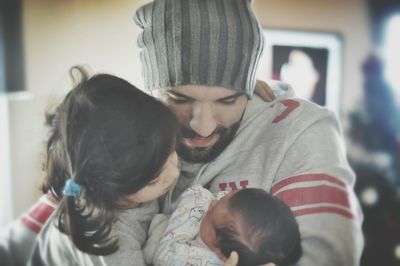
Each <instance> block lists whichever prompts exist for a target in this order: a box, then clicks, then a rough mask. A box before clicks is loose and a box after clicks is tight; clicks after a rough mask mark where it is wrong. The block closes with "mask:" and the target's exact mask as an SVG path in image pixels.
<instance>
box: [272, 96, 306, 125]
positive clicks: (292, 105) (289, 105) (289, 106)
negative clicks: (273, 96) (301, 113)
mask: <svg viewBox="0 0 400 266" xmlns="http://www.w3.org/2000/svg"><path fill="white" fill-rule="evenodd" d="M281 103H282V104H283V105H284V106H286V109H285V111H283V112H282V113H281V114H280V115H278V116H277V117H275V119H274V121H272V123H279V122H280V121H282V120H283V119H285V118H286V117H287V116H288V115H289V114H290V113H291V112H293V110H295V109H296V108H297V107H299V105H300V103H299V102H298V101H294V100H283V101H281Z"/></svg>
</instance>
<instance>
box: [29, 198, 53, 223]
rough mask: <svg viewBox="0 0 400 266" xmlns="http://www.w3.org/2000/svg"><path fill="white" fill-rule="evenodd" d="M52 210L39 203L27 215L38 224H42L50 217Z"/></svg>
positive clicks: (50, 207)
mask: <svg viewBox="0 0 400 266" xmlns="http://www.w3.org/2000/svg"><path fill="white" fill-rule="evenodd" d="M53 211H54V208H53V207H52V206H50V205H47V204H45V203H43V202H39V203H38V204H37V205H36V206H35V207H34V208H33V209H32V210H31V211H30V212H29V213H28V215H29V216H30V217H32V218H33V219H35V220H36V221H38V222H39V223H42V224H44V223H45V222H46V221H47V219H48V218H49V217H50V215H51V214H52V213H53Z"/></svg>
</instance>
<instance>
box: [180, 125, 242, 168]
mask: <svg viewBox="0 0 400 266" xmlns="http://www.w3.org/2000/svg"><path fill="white" fill-rule="evenodd" d="M240 122H241V120H239V121H238V122H237V123H235V124H233V125H232V126H230V127H228V128H226V127H223V126H218V127H217V128H216V129H215V130H214V132H213V133H212V134H211V135H210V136H215V135H218V136H219V139H218V141H217V142H216V143H215V144H214V145H212V146H211V147H204V148H203V147H189V146H187V145H185V144H184V143H183V142H181V143H180V145H179V146H178V148H177V153H178V155H179V156H180V157H181V158H182V159H183V160H184V161H187V162H191V163H208V162H210V161H212V160H214V159H215V158H217V157H218V155H220V154H221V153H222V152H223V151H224V150H225V148H226V147H227V146H228V145H229V144H230V143H231V142H232V140H233V138H234V137H235V135H236V132H237V130H238V129H239V126H240ZM181 132H182V138H183V139H191V138H196V137H200V136H199V135H198V134H197V133H196V132H195V131H193V130H192V129H189V128H187V127H184V126H182V129H181Z"/></svg>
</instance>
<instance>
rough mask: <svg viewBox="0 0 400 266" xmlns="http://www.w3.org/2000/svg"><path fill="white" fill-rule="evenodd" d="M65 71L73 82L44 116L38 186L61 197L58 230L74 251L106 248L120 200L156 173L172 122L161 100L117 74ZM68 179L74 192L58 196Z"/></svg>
mask: <svg viewBox="0 0 400 266" xmlns="http://www.w3.org/2000/svg"><path fill="white" fill-rule="evenodd" d="M70 74H71V76H72V77H73V78H75V77H77V75H79V77H80V80H79V82H78V83H77V85H76V86H75V87H74V88H73V89H72V90H71V91H70V92H69V93H68V94H67V96H66V97H65V98H64V100H63V102H62V103H61V104H60V105H59V106H58V107H57V109H56V111H55V112H54V114H52V115H49V116H48V118H47V123H48V124H49V125H50V127H51V133H50V137H49V140H48V143H47V156H46V157H47V158H46V163H45V172H46V176H45V179H44V183H43V185H42V190H43V191H44V192H49V191H50V192H51V193H53V195H54V196H56V197H57V198H58V199H61V202H60V207H59V209H58V212H57V213H56V215H57V219H56V225H57V226H58V228H59V229H60V231H61V232H64V233H67V234H69V235H70V237H71V239H72V241H73V242H74V244H75V245H76V246H77V247H78V248H79V249H80V250H81V251H83V252H86V253H90V254H95V255H107V254H111V253H113V252H115V251H116V250H117V249H118V237H117V236H116V234H114V232H113V230H112V226H113V224H114V223H115V222H116V221H117V219H118V211H120V209H121V206H120V204H119V203H120V202H121V201H120V200H121V199H123V198H124V197H125V196H127V195H131V194H133V193H135V192H137V191H138V190H140V189H141V188H143V187H145V186H146V185H147V184H148V183H149V182H151V181H152V180H153V179H154V178H156V177H157V176H158V174H159V172H160V171H161V168H162V166H163V165H164V163H165V162H166V160H167V159H168V157H169V155H170V154H171V152H173V150H174V149H175V144H176V141H177V139H176V138H177V137H178V135H179V125H178V122H177V119H176V117H175V115H174V114H173V113H172V111H170V110H169V109H168V107H166V106H165V105H164V104H162V103H161V102H159V101H158V100H156V99H154V98H153V97H151V96H149V95H147V94H146V93H144V92H142V91H140V90H139V89H137V88H135V87H134V86H133V85H131V84H130V83H128V82H127V81H125V80H123V79H121V78H118V77H115V76H112V75H108V74H98V75H95V76H93V77H89V76H88V75H87V73H86V72H85V70H84V69H82V68H80V67H73V68H72V69H71V70H70ZM68 179H72V180H74V181H75V182H76V183H77V184H79V185H80V186H81V188H82V192H81V194H80V196H77V197H73V196H64V197H63V196H62V189H63V187H64V185H65V181H66V180H68Z"/></svg>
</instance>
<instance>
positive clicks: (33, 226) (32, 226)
mask: <svg viewBox="0 0 400 266" xmlns="http://www.w3.org/2000/svg"><path fill="white" fill-rule="evenodd" d="M21 222H22V223H23V224H25V225H26V226H27V227H28V228H29V229H31V230H32V231H33V232H35V233H36V234H39V232H40V230H41V229H42V227H41V226H39V225H37V224H35V223H34V222H32V221H31V220H29V219H28V218H26V217H24V216H22V217H21Z"/></svg>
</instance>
